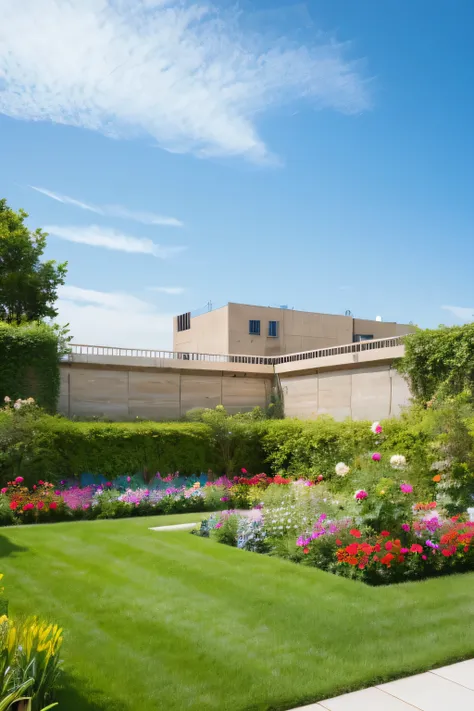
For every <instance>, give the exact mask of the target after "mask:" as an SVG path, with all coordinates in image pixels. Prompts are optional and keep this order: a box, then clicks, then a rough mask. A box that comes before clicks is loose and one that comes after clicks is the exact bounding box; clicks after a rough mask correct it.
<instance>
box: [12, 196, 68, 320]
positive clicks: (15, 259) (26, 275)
mask: <svg viewBox="0 0 474 711" xmlns="http://www.w3.org/2000/svg"><path fill="white" fill-rule="evenodd" d="M27 217H28V214H27V213H26V212H25V211H24V210H18V212H15V210H12V209H11V208H10V207H8V205H7V201H6V200H5V199H2V200H0V321H6V322H7V323H14V324H21V323H25V322H31V321H39V320H40V319H43V318H54V317H55V316H57V311H56V309H55V308H54V303H55V301H56V299H57V289H58V286H60V285H62V284H64V280H65V276H66V271H67V262H65V263H64V264H57V263H56V262H55V261H54V260H49V261H42V259H41V258H42V256H43V253H44V250H45V248H46V237H47V234H46V233H45V232H43V231H42V230H40V229H37V230H35V231H34V232H32V231H31V230H30V229H29V228H28V226H27V225H26V224H25V220H26V218H27Z"/></svg>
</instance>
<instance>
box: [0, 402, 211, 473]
mask: <svg viewBox="0 0 474 711" xmlns="http://www.w3.org/2000/svg"><path fill="white" fill-rule="evenodd" d="M15 420H16V421H17V422H18V420H19V421H20V424H19V425H17V426H16V429H15V430H14V431H12V429H13V427H14V422H15ZM0 447H1V450H3V451H1V450H0V480H1V481H2V482H3V483H5V481H8V480H10V479H11V478H13V477H14V476H18V475H21V476H23V477H24V478H25V482H26V483H30V484H33V483H35V482H36V481H38V479H47V480H49V481H52V482H55V481H59V480H61V479H66V478H68V477H73V476H78V475H80V474H82V473H91V474H103V475H106V476H107V477H108V478H110V479H113V478H115V477H117V476H122V475H129V474H130V475H133V474H137V473H141V472H143V473H144V474H145V477H146V475H147V473H148V474H149V475H150V476H152V475H154V474H155V473H156V472H157V471H160V472H162V473H163V472H164V473H170V472H176V471H179V472H180V473H182V474H184V475H189V474H193V473H196V472H202V471H207V469H208V468H212V467H213V466H214V463H215V457H214V453H213V450H212V446H211V433H210V430H209V428H208V427H207V426H206V425H203V424H199V423H193V424H187V423H183V424H181V423H154V422H140V423H112V424H109V423H102V422H97V423H89V422H74V421H71V420H67V419H64V418H61V417H51V416H49V415H43V416H41V417H36V418H34V417H29V416H28V415H26V416H25V418H24V419H23V421H21V420H20V418H17V417H16V416H13V418H12V417H11V416H6V415H5V414H3V415H2V416H0Z"/></svg>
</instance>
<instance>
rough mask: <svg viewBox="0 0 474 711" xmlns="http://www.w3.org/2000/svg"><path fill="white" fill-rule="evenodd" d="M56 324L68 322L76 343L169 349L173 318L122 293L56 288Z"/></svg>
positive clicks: (134, 297)
mask: <svg viewBox="0 0 474 711" xmlns="http://www.w3.org/2000/svg"><path fill="white" fill-rule="evenodd" d="M57 307H58V311H59V316H58V321H59V323H69V324H70V329H71V335H72V337H73V340H74V341H75V342H76V343H88V344H92V345H102V346H109V345H110V346H118V347H122V348H157V349H158V348H161V349H163V350H170V349H171V348H172V338H173V336H172V334H173V326H172V323H173V315H172V314H168V313H162V312H159V311H157V310H156V308H155V307H154V306H153V304H149V303H148V302H146V301H143V300H142V299H139V298H138V297H136V296H134V295H133V294H127V293H123V292H105V291H95V290H93V289H83V288H82V287H78V286H63V287H61V288H60V289H59V299H58V302H57Z"/></svg>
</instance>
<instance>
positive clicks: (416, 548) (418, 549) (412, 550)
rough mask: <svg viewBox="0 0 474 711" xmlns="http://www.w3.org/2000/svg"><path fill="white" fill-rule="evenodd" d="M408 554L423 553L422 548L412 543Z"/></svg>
mask: <svg viewBox="0 0 474 711" xmlns="http://www.w3.org/2000/svg"><path fill="white" fill-rule="evenodd" d="M410 553H423V546H420V544H419V543H413V545H412V547H411V548H410Z"/></svg>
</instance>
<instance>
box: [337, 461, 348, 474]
mask: <svg viewBox="0 0 474 711" xmlns="http://www.w3.org/2000/svg"><path fill="white" fill-rule="evenodd" d="M335 469H336V474H337V475H338V476H346V474H349V472H350V469H349V467H348V466H347V464H344V462H339V464H336V467H335Z"/></svg>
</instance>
